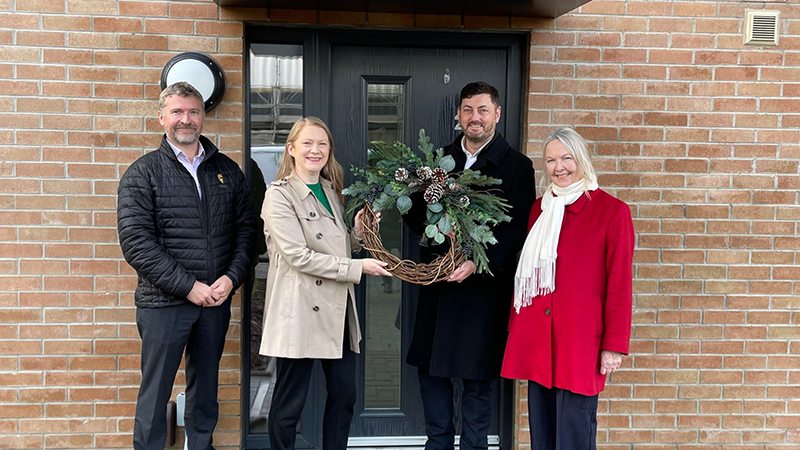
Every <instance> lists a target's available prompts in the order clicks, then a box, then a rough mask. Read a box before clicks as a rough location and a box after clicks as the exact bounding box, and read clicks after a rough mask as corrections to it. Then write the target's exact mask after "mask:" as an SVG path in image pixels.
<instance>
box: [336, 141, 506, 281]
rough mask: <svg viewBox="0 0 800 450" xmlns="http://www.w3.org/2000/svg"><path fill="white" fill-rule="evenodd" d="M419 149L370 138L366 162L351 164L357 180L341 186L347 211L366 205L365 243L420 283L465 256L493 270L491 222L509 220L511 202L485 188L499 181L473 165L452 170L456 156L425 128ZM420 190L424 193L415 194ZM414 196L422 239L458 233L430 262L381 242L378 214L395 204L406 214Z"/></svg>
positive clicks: (442, 275)
mask: <svg viewBox="0 0 800 450" xmlns="http://www.w3.org/2000/svg"><path fill="white" fill-rule="evenodd" d="M418 150H419V151H420V153H421V154H422V157H420V156H418V155H417V154H416V153H415V152H414V151H413V150H411V149H410V148H409V147H407V146H406V145H404V144H403V143H401V142H395V143H394V144H387V143H385V142H380V141H376V142H371V143H370V145H369V148H368V158H367V166H366V167H364V168H356V167H352V169H351V170H352V171H353V174H354V175H355V177H356V178H357V181H355V182H354V183H353V184H352V185H350V186H349V187H347V188H346V189H344V191H343V193H344V194H345V195H347V196H350V197H351V198H350V200H349V201H348V203H347V211H346V213H347V215H349V216H350V217H352V214H353V213H354V212H355V210H356V209H358V208H359V207H361V206H364V208H365V211H364V214H363V215H362V218H363V219H362V220H363V223H364V230H365V231H364V236H363V239H364V246H365V248H366V249H367V250H368V251H369V252H370V253H371V254H372V256H373V257H374V258H376V259H378V260H381V261H385V262H387V263H389V265H388V266H387V270H389V271H390V272H392V273H393V274H394V275H395V276H397V277H398V278H400V279H401V280H404V281H408V282H411V283H416V284H429V283H434V282H436V281H441V280H444V279H447V278H448V277H449V276H450V275H451V274H452V273H453V271H454V270H455V269H456V268H458V266H460V265H461V264H462V263H463V262H464V261H466V260H467V259H472V261H473V262H474V263H475V268H476V271H477V272H478V273H483V272H489V267H488V263H489V260H488V258H487V256H486V248H487V246H489V245H492V244H495V243H497V240H496V239H495V237H494V233H492V228H491V227H492V226H494V225H497V224H499V223H501V222H508V221H510V220H511V217H509V216H508V215H507V214H506V212H507V211H508V210H509V208H510V206H509V205H508V204H507V203H506V202H505V200H504V199H502V198H500V197H498V196H496V195H495V194H494V192H493V190H492V189H491V188H486V187H487V186H492V185H497V184H500V183H501V180H499V179H496V178H492V177H488V176H484V175H481V174H480V172H479V171H475V170H470V169H466V170H464V171H462V172H458V173H451V171H452V170H453V169H455V166H456V163H455V160H454V159H453V157H452V156H449V155H447V156H445V155H444V151H443V150H442V149H441V148H440V149H438V150H433V145H432V144H431V143H430V138H428V136H427V135H426V134H425V130H420V132H419V146H418ZM476 187H480V188H482V189H475V188H476ZM418 193H422V196H421V197H422V198H420V196H419V195H416V196H415V195H414V194H418ZM412 197H414V198H415V199H417V201H420V200H422V201H424V202H425V204H426V208H427V210H426V219H427V220H426V221H425V236H424V237H423V238H427V239H429V240H431V241H433V242H435V243H436V244H442V243H444V241H445V239H446V238H447V236H448V234H450V235H451V236H452V235H453V233H451V232H454V235H455V240H454V244H453V245H450V249H449V251H448V253H447V254H446V255H442V256H439V257H438V258H436V259H435V260H434V261H433V262H432V263H430V264H416V263H414V262H413V261H407V260H401V259H400V258H398V257H396V256H394V255H393V254H391V253H390V252H388V251H387V250H386V249H385V248H384V247H383V245H382V243H381V239H380V228H379V223H378V220H377V219H376V216H375V214H376V213H378V212H380V211H387V210H389V209H391V208H397V210H398V211H400V214H406V213H407V212H408V211H409V210H411V207H412V206H413V201H412ZM489 273H491V272H489Z"/></svg>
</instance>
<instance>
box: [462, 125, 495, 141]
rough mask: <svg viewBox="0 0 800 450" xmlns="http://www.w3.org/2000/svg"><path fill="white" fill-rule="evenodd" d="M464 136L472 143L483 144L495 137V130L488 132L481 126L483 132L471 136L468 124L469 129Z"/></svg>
mask: <svg viewBox="0 0 800 450" xmlns="http://www.w3.org/2000/svg"><path fill="white" fill-rule="evenodd" d="M464 136H466V138H467V140H468V141H470V142H476V143H483V142H486V141H487V140H489V139H491V137H492V136H494V130H487V129H486V127H484V126H483V124H481V131H480V132H479V133H478V134H477V135H471V134H470V133H469V124H467V129H466V130H464Z"/></svg>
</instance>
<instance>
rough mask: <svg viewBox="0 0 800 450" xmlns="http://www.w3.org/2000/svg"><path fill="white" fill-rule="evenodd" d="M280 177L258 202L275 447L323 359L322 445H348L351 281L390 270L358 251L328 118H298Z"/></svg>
mask: <svg viewBox="0 0 800 450" xmlns="http://www.w3.org/2000/svg"><path fill="white" fill-rule="evenodd" d="M277 178H278V180H277V181H275V182H273V183H272V184H270V186H269V188H268V189H267V192H266V194H265V198H264V206H263V208H262V210H261V216H262V218H263V219H264V234H265V235H266V241H267V250H268V252H269V261H270V264H269V273H268V275H267V294H266V299H265V305H264V330H265V333H264V335H263V336H262V338H261V349H260V353H261V354H262V355H267V356H273V357H276V380H275V388H274V394H273V397H272V404H271V406H270V411H269V423H268V425H269V440H270V444H271V448H272V450H293V449H294V444H295V438H296V427H297V422H298V420H299V419H300V414H301V413H302V411H303V405H304V404H305V401H306V397H307V395H308V387H309V383H310V381H311V369H312V367H313V364H314V361H315V360H319V361H320V362H321V363H322V369H323V371H324V372H325V379H326V386H327V390H328V397H327V401H326V404H325V414H324V416H323V421H322V441H323V442H322V448H323V450H346V448H347V437H348V432H349V430H350V422H351V420H352V418H353V406H354V404H355V399H356V386H355V353H358V351H359V342H360V341H361V331H360V329H359V325H358V315H357V314H356V304H355V296H354V294H353V283H358V282H359V281H360V280H361V274H362V273H366V274H369V275H382V276H391V274H390V273H389V272H387V271H386V270H385V269H384V267H385V266H386V263H384V262H380V261H377V260H375V259H353V258H352V254H353V253H354V252H357V251H359V250H360V249H361V245H360V243H359V242H360V237H361V232H362V227H361V221H360V220H358V219H359V218H360V217H359V216H360V214H361V212H359V213H358V215H356V220H355V223H356V225H355V226H354V227H353V230H352V232H351V231H350V230H348V228H347V226H346V225H345V223H344V217H343V214H344V208H343V206H342V200H343V198H342V195H341V192H342V178H343V172H342V167H341V165H339V163H338V162H336V159H335V158H334V156H333V139H332V137H331V132H330V130H329V129H328V127H327V126H326V125H325V123H324V122H323V121H322V120H320V119H318V118H316V117H306V118H304V119H301V120H299V121H297V123H295V124H294V126H293V127H292V130H291V131H290V132H289V137H288V138H287V143H286V149H285V150H284V153H283V161H282V163H281V168H280V171H279V173H278V177H277Z"/></svg>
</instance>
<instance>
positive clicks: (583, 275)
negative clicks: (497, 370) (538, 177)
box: [502, 189, 634, 395]
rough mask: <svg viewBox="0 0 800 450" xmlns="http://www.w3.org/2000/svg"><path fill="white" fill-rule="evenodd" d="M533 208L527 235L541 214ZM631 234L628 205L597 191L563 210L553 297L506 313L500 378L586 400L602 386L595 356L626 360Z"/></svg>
mask: <svg viewBox="0 0 800 450" xmlns="http://www.w3.org/2000/svg"><path fill="white" fill-rule="evenodd" d="M541 202H542V199H538V200H536V203H534V205H533V208H532V209H531V215H530V219H529V221H528V230H529V231H530V228H531V227H532V226H533V224H534V222H536V219H537V218H539V215H540V214H541V213H542V203H541ZM633 247H634V233H633V221H632V220H631V211H630V209H629V208H628V205H626V204H625V203H623V202H622V201H620V200H617V199H616V198H614V197H612V196H611V195H609V194H607V193H606V192H603V191H602V190H599V189H598V190H596V191H593V192H592V193H591V200H590V199H588V198H587V197H586V196H581V197H580V198H579V199H578V200H576V201H575V203H573V204H571V205H568V206H567V207H566V211H565V212H564V222H563V225H562V227H561V236H560V238H559V241H558V258H557V259H556V283H555V286H556V287H555V291H553V292H552V293H551V294H547V295H541V296H538V297H534V299H533V303H532V304H531V305H530V306H526V307H523V308H522V309H521V310H520V313H519V314H517V313H516V311H514V310H513V308H512V310H511V320H510V322H509V337H508V344H507V345H506V352H505V358H504V360H503V369H502V376H503V377H505V378H513V379H520V380H532V381H535V382H537V383H539V384H541V385H542V386H545V387H547V388H552V387H557V388H561V389H566V390H569V391H571V392H575V393H578V394H583V395H595V394H597V393H599V392H600V391H602V390H603V388H604V387H605V381H606V377H605V375H600V351H601V350H610V351H615V352H619V353H623V354H627V353H628V343H629V340H630V335H631V307H632V297H633V288H632V284H633V274H632V263H633Z"/></svg>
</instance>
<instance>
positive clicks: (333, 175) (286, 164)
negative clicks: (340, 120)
mask: <svg viewBox="0 0 800 450" xmlns="http://www.w3.org/2000/svg"><path fill="white" fill-rule="evenodd" d="M306 126H315V127H319V128H322V129H323V130H324V131H325V134H327V135H328V145H329V147H330V152H329V153H328V162H326V163H325V167H323V168H322V170H321V171H320V175H321V176H322V178H325V179H326V180H328V181H330V182H331V185H333V190H334V191H335V192H336V195H337V196H338V197H339V202H340V203H342V204H344V195H343V194H342V189H343V188H344V170H342V165H341V164H339V162H338V161H336V158H335V157H334V156H333V136H332V135H331V130H330V129H329V128H328V126H327V125H325V122H323V121H322V119H320V118H319V117H314V116H308V117H304V118H302V119H300V120H298V121H297V122H295V123H294V125H293V126H292V129H291V130H290V131H289V137H287V138H286V148H284V150H283V158H282V159H281V167H280V169H279V170H278V177H277V178H278V179H281V178H285V177H290V176H292V175H294V156H292V155H291V154H290V153H289V145H294V142H295V141H296V140H297V136H298V135H299V134H300V132H301V131H303V128H305V127H306Z"/></svg>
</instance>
